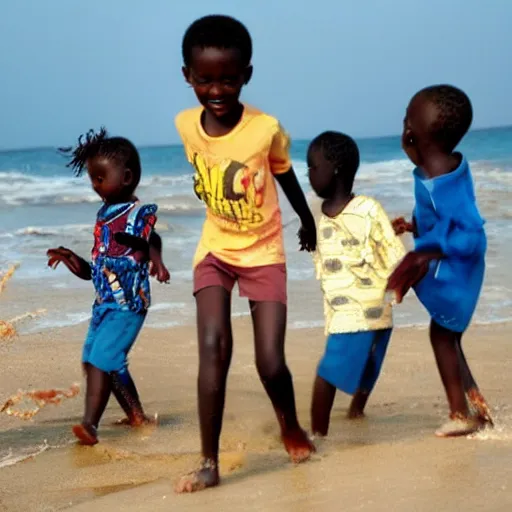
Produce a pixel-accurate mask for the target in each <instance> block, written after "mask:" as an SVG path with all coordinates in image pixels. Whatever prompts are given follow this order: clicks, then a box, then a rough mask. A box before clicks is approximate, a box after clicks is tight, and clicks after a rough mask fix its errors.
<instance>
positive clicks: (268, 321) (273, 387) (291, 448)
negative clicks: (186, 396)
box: [250, 301, 314, 462]
mask: <svg viewBox="0 0 512 512" xmlns="http://www.w3.org/2000/svg"><path fill="white" fill-rule="evenodd" d="M250 306H251V315H252V321H253V328H254V344H255V349H256V367H257V369H258V373H259V375H260V378H261V382H262V383H263V386H264V387H265V390H266V392H267V394H268V396H269V398H270V400H271V401H272V405H273V406H274V410H275V412H276V415H277V419H278V421H279V424H280V426H281V435H282V439H283V443H284V445H285V448H286V450H287V451H288V453H289V454H290V457H291V459H292V461H293V462H302V461H305V460H307V459H308V458H309V457H310V455H311V453H312V452H313V451H314V446H313V444H312V443H311V441H310V440H309V439H308V436H307V435H306V433H305V432H304V430H302V428H301V427H300V425H299V422H298V420H297V412H296V409H295V396H294V392H293V383H292V376H291V374H290V371H289V369H288V367H287V366H286V362H285V356H284V341H285V331H286V305H285V304H283V303H280V302H256V301H250Z"/></svg>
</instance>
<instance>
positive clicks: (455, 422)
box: [430, 321, 480, 437]
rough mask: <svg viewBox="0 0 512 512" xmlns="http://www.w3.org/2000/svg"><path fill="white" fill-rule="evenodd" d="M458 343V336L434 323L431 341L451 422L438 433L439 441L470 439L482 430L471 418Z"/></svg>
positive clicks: (431, 330) (431, 328)
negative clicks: (452, 438) (468, 435)
mask: <svg viewBox="0 0 512 512" xmlns="http://www.w3.org/2000/svg"><path fill="white" fill-rule="evenodd" d="M459 339H460V334H459V333H456V332H453V331H449V330H448V329H446V328H444V327H441V326H440V325H438V324H437V323H436V322H434V321H432V322H431V324H430V341H431V343H432V348H433V349H434V355H435V358H436V362H437V367H438V369H439V373H440V375H441V380H442V382H443V386H444V388H445V391H446V397H447V398H448V404H449V407H450V418H451V420H452V421H449V422H448V423H446V424H445V425H443V426H442V427H441V428H440V429H439V430H438V431H437V432H436V435H438V436H439V437H452V436H459V435H467V434H470V433H472V432H475V431H476V430H478V428H479V426H480V425H479V422H478V421H476V420H475V419H473V418H470V414H469V408H468V403H467V400H466V393H465V391H464V384H463V379H462V371H461V370H462V368H461V362H460V359H459V349H458V344H459Z"/></svg>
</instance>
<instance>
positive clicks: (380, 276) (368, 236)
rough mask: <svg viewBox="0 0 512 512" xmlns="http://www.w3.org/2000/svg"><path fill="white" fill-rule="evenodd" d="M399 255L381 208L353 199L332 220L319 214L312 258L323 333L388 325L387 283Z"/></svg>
mask: <svg viewBox="0 0 512 512" xmlns="http://www.w3.org/2000/svg"><path fill="white" fill-rule="evenodd" d="M404 255H405V249H404V246H403V244H402V242H401V241H400V240H399V238H398V237H397V236H396V235H395V232H394V231H393V227H392V226H391V223H390V221H389V218H388V216H387V215H386V212H385V211H384V209H383V208H382V206H381V205H380V204H379V203H378V202H377V201H375V200H374V199H371V198H370V197H365V196H356V197H354V199H352V200H351V201H350V203H349V204H348V205H347V206H346V207H345V209H344V210H343V211H342V212H341V213H340V214H338V215H337V216H336V217H334V218H331V217H327V216H326V215H324V214H322V215H321V217H320V220H319V223H318V245H317V251H316V253H315V255H314V260H315V266H316V274H317V278H318V279H319V280H320V283H321V287H322V292H323V295H324V313H325V331H326V333H328V334H331V333H333V334H335V333H345V332H359V331H373V330H378V329H387V328H390V327H392V326H393V315H392V307H391V304H390V303H388V302H387V301H385V300H384V294H385V289H386V284H387V280H388V278H389V276H390V274H391V273H392V271H393V270H394V268H395V267H396V265H397V264H398V263H399V262H400V260H401V259H402V258H403V257H404Z"/></svg>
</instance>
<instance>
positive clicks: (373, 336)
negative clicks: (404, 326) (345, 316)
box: [317, 329, 392, 395]
mask: <svg viewBox="0 0 512 512" xmlns="http://www.w3.org/2000/svg"><path fill="white" fill-rule="evenodd" d="M391 332H392V329H382V330H379V331H362V332H347V333H341V334H330V335H329V337H328V338H327V346H326V347H325V353H324V356H323V357H322V359H321V360H320V364H319V365H318V370H317V373H318V376H319V377H322V379H324V380H326V381H327V382H329V384H332V385H333V386H335V387H336V388H338V389H340V390H341V391H344V392H345V393H348V394H349V395H353V394H354V393H355V392H356V391H358V390H360V391H366V392H368V393H369V392H371V391H372V390H373V387H374V386H375V383H376V382H377V379H378V377H379V373H380V370H381V368H382V363H383V361H384V356H385V355H386V350H387V348H388V344H389V340H390V338H391Z"/></svg>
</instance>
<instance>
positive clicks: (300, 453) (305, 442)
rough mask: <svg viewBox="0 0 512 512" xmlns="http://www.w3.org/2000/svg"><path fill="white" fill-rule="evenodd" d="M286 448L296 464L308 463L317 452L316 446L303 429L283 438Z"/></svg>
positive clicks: (287, 433) (285, 434)
mask: <svg viewBox="0 0 512 512" xmlns="http://www.w3.org/2000/svg"><path fill="white" fill-rule="evenodd" d="M281 439H282V441H283V444H284V447H285V449H286V451H287V452H288V455H289V456H290V459H291V461H292V462H293V463H294V464H299V463H301V462H305V461H307V460H308V459H309V458H310V457H311V455H312V454H313V453H314V452H315V451H316V449H315V445H314V444H313V443H312V442H311V441H310V439H309V437H308V435H307V434H306V432H304V430H302V429H301V428H299V429H297V430H294V431H292V432H286V433H284V434H283V435H282V436H281Z"/></svg>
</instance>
